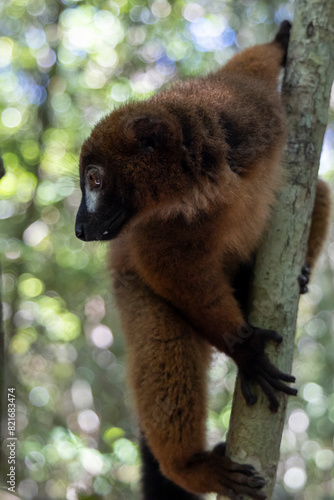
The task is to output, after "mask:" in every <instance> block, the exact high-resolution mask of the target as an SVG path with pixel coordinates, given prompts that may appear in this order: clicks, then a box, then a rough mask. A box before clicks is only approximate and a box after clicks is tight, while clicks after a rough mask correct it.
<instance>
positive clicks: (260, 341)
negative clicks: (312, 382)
mask: <svg viewBox="0 0 334 500" xmlns="http://www.w3.org/2000/svg"><path fill="white" fill-rule="evenodd" d="M249 328H250V335H249V337H248V338H247V339H246V340H245V341H244V342H243V343H242V344H241V345H239V346H238V348H237V349H236V351H235V353H234V355H233V359H234V360H235V362H236V363H237V365H238V368H239V373H240V378H241V390H242V393H243V395H244V397H245V400H246V403H247V404H248V405H253V404H255V403H256V401H257V397H256V396H255V395H254V394H253V392H252V389H251V386H252V384H254V383H255V384H259V386H260V387H261V388H262V390H263V392H264V393H265V395H266V396H267V398H268V399H269V409H270V410H271V411H272V412H276V411H277V409H278V406H279V403H278V399H277V398H276V396H275V392H274V389H276V390H278V391H281V392H284V393H285V394H289V395H291V396H296V394H297V389H294V388H292V387H289V386H288V385H286V384H285V383H284V382H295V377H293V376H292V375H289V374H286V373H283V372H281V371H280V370H279V369H278V368H276V366H274V365H273V364H272V363H271V362H270V360H269V358H268V356H267V354H266V353H265V347H266V344H267V342H269V341H274V342H276V343H277V344H280V343H281V342H282V340H283V339H282V337H281V335H279V334H278V333H277V332H275V331H273V330H263V329H261V328H256V327H253V326H249ZM282 381H284V382H282Z"/></svg>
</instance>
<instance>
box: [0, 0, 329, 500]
mask: <svg viewBox="0 0 334 500" xmlns="http://www.w3.org/2000/svg"><path fill="white" fill-rule="evenodd" d="M0 9H1V21H0V88H1V93H0V106H1V108H0V138H1V154H2V158H3V161H4V165H5V169H6V176H5V177H4V178H3V179H2V180H1V182H0V218H1V227H0V250H1V254H2V266H3V277H2V289H3V292H2V293H3V301H4V303H3V312H4V318H5V330H6V339H7V344H6V349H7V352H8V356H7V357H6V359H5V360H3V361H4V363H5V366H6V373H7V381H6V386H7V387H15V388H16V398H17V399H16V410H17V437H18V441H17V467H18V472H17V494H18V496H19V497H20V498H22V499H24V500H31V499H43V500H46V499H60V500H64V499H65V498H66V499H67V500H76V499H79V498H80V499H81V498H87V499H88V498H90V499H96V498H105V499H107V500H109V499H112V500H120V499H132V498H138V497H139V492H138V486H137V484H138V476H139V456H138V449H137V445H136V444H135V442H136V440H135V436H136V430H135V426H134V423H133V421H132V419H131V417H130V410H129V407H130V403H129V401H130V397H129V395H128V391H127V389H126V383H125V377H124V372H125V368H124V352H123V342H122V337H121V335H120V332H119V328H118V323H117V317H116V313H115V310H114V307H113V304H112V300H111V297H110V291H109V277H108V273H107V272H106V267H107V263H106V262H107V254H108V246H107V245H102V244H84V243H82V242H81V241H79V240H77V239H76V238H75V236H74V230H73V227H74V217H75V212H76V209H77V207H78V204H79V201H80V190H79V186H78V178H77V163H78V155H79V151H80V145H81V143H82V141H83V140H84V138H85V137H86V136H87V135H88V134H89V131H90V129H91V127H92V126H93V125H94V123H95V122H96V121H97V120H98V119H99V118H100V117H101V116H103V115H104V114H105V113H106V112H108V111H110V110H112V109H113V108H115V107H117V106H119V105H120V104H122V103H123V102H124V101H126V100H128V99H143V98H146V97H147V96H148V95H150V93H152V92H154V91H156V90H158V89H159V88H160V87H161V86H163V85H165V84H167V83H168V82H170V81H172V80H174V79H175V78H177V77H179V78H184V77H187V76H193V75H197V74H203V73H205V72H208V71H210V70H213V69H215V68H217V67H218V66H219V65H221V64H223V63H224V62H225V61H226V60H227V59H228V58H230V57H231V55H233V53H234V52H235V51H237V50H240V49H242V48H243V47H245V46H247V45H252V44H254V43H257V42H259V43H261V42H264V41H267V40H268V39H269V38H270V37H272V35H273V33H274V32H275V30H276V27H277V24H278V23H279V22H280V21H281V20H283V19H285V18H291V17H292V15H293V2H292V1H290V2H286V3H282V2H281V1H279V0H272V1H265V0H233V1H232V0H226V1H225V2H221V1H218V0H216V1H207V0H197V1H196V2H191V1H186V0H176V1H169V2H168V1H167V0H151V1H148V2H147V1H144V0H131V1H129V0H108V1H106V0H91V1H85V2H82V1H75V0H67V1H63V2H61V1H56V0H51V1H47V2H46V1H44V0H30V1H28V0H13V1H7V2H6V1H5V3H3V4H2V6H1V7H0ZM332 120H333V110H332V111H331V114H330V125H329V128H328V131H327V133H326V141H325V146H324V151H323V155H322V162H321V171H322V172H323V173H324V175H325V176H326V177H327V179H329V180H330V179H331V178H333V172H334V122H333V121H332ZM333 268H334V226H332V234H331V240H330V243H329V248H328V251H327V252H325V255H324V257H323V259H322V261H321V263H320V265H319V266H318V270H317V272H316V273H315V274H316V275H315V276H314V281H313V285H312V286H311V293H310V294H309V295H308V296H306V297H303V298H302V305H301V315H300V327H299V331H298V338H297V340H298V344H297V350H296V361H295V366H294V373H295V375H296V376H297V379H298V382H299V387H300V390H299V396H298V398H296V399H294V400H290V403H289V405H290V406H289V414H288V415H289V416H288V421H287V425H286V429H285V432H284V436H283V442H282V460H281V464H280V467H279V474H278V484H277V488H276V493H275V495H276V496H275V498H276V499H296V500H297V499H305V500H313V499H318V500H329V499H331V498H333V497H334V480H333V472H332V471H333V467H334V452H333V435H334V395H333V366H334V354H333V353H334V345H333V324H334V315H333ZM234 379H235V370H234V367H233V366H232V365H231V364H230V363H229V362H228V361H227V360H226V358H225V357H223V356H217V357H216V358H215V359H214V362H213V367H212V370H211V375H210V387H211V394H212V397H211V404H210V413H209V419H208V430H209V437H210V440H211V441H212V443H214V442H216V441H218V440H219V439H221V437H222V436H224V434H225V433H226V430H227V427H228V423H229V416H230V409H231V397H232V392H233V385H234ZM3 429H4V434H5V432H6V422H5V423H4V425H3ZM4 437H5V436H4ZM3 472H5V471H3ZM5 473H6V472H5Z"/></svg>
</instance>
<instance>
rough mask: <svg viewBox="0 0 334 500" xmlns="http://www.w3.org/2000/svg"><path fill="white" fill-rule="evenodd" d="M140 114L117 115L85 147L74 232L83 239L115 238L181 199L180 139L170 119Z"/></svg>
mask: <svg viewBox="0 0 334 500" xmlns="http://www.w3.org/2000/svg"><path fill="white" fill-rule="evenodd" d="M135 112H136V115H134V113H133V112H132V114H131V113H130V112H126V108H124V109H121V110H117V111H116V112H113V113H112V114H110V115H109V116H107V117H106V118H104V119H103V120H101V122H99V123H98V124H97V126H96V127H95V128H94V129H93V131H92V133H91V135H90V137H89V138H88V139H87V140H86V141H85V143H84V144H83V147H82V150H81V157H80V187H81V192H82V200H81V204H80V207H79V210H78V213H77V218H76V226H75V232H76V235H77V237H78V238H80V239H82V240H84V241H93V240H100V241H101V240H102V241H103V240H110V239H112V238H115V237H116V236H117V235H118V234H119V233H120V231H121V230H122V228H123V227H124V226H125V225H127V223H129V222H130V221H131V220H132V219H133V218H134V217H135V216H136V215H139V214H143V213H147V212H149V211H150V210H151V211H152V210H154V209H155V208H156V207H157V206H159V205H161V204H163V203H164V202H165V201H164V200H165V199H171V198H173V197H177V194H178V192H179V191H180V189H182V185H184V181H183V179H182V180H181V179H180V166H179V165H180V161H179V155H180V152H181V150H182V146H181V136H178V134H177V131H175V129H174V128H173V126H172V125H171V124H170V122H168V120H167V121H166V120H163V119H160V117H159V118H157V117H154V116H152V115H147V114H146V115H142V114H141V115H138V110H137V108H136V109H135ZM181 177H182V175H181Z"/></svg>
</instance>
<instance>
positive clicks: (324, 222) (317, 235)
mask: <svg viewBox="0 0 334 500" xmlns="http://www.w3.org/2000/svg"><path fill="white" fill-rule="evenodd" d="M330 215H331V191H330V188H329V186H328V184H326V182H324V181H323V180H322V179H318V184H317V190H316V195H315V201H314V209H313V214H312V222H311V228H310V234H309V238H308V243H307V253H306V258H305V264H304V265H303V267H302V272H301V274H300V275H299V277H298V281H299V285H300V293H306V292H307V286H306V285H307V283H308V281H309V276H310V272H311V270H312V269H313V268H314V264H315V262H316V260H317V259H318V257H319V254H320V252H321V249H322V247H323V244H324V242H325V239H326V236H327V234H328V230H329V225H330Z"/></svg>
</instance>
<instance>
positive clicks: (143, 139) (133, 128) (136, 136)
mask: <svg viewBox="0 0 334 500" xmlns="http://www.w3.org/2000/svg"><path fill="white" fill-rule="evenodd" d="M167 129H168V126H167V124H166V123H165V122H164V121H163V120H161V119H159V118H155V117H149V116H137V117H135V118H131V119H130V120H129V121H128V122H127V123H126V125H125V135H126V136H127V138H128V139H130V140H136V141H137V142H138V145H139V147H140V149H141V151H142V152H143V153H152V152H153V151H154V150H155V149H157V148H158V147H159V145H160V144H162V142H163V139H164V136H165V134H166V132H167Z"/></svg>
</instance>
